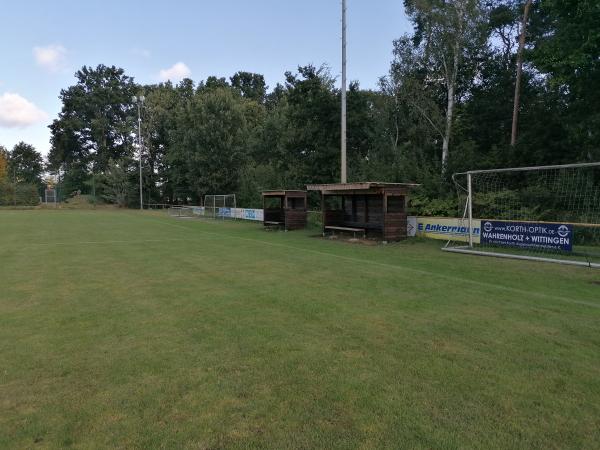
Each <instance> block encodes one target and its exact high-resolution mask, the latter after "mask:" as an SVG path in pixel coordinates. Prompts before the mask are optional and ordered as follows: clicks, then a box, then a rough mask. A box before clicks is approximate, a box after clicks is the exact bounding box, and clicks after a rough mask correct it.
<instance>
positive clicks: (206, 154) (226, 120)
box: [169, 87, 247, 199]
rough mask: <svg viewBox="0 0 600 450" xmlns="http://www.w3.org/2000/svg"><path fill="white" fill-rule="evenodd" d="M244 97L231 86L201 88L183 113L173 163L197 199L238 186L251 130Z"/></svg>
mask: <svg viewBox="0 0 600 450" xmlns="http://www.w3.org/2000/svg"><path fill="white" fill-rule="evenodd" d="M241 100H242V99H241V97H239V96H238V97H236V95H235V94H234V93H233V92H232V91H231V90H230V89H227V88H224V87H211V88H208V89H202V90H200V91H199V92H198V93H197V94H196V95H194V97H193V98H192V99H191V100H190V102H189V104H188V105H186V106H185V107H184V108H183V109H182V110H181V111H180V113H179V117H178V120H177V129H176V132H175V133H174V139H173V144H172V151H171V152H170V154H169V163H170V164H171V166H172V169H173V170H174V171H176V172H179V173H180V174H181V176H182V177H184V178H185V181H186V184H187V186H189V188H190V194H191V196H192V197H194V198H195V199H199V198H201V197H202V196H203V195H205V194H222V193H230V192H235V190H236V189H237V187H238V183H239V173H240V169H241V167H242V166H243V164H244V161H245V157H246V152H245V149H246V147H245V137H246V133H247V119H246V117H245V114H244V112H245V111H244V108H243V106H242V102H241Z"/></svg>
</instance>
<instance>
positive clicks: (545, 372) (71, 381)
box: [0, 210, 600, 449]
mask: <svg viewBox="0 0 600 450" xmlns="http://www.w3.org/2000/svg"><path fill="white" fill-rule="evenodd" d="M311 234H312V235H314V234H315V233H314V232H312V233H311V232H310V231H308V232H290V233H283V232H265V231H263V230H262V229H261V227H260V225H257V224H249V223H231V222H225V223H223V222H204V221H193V220H192V221H190V220H188V221H185V220H177V219H173V218H169V217H167V216H166V215H163V214H158V213H139V212H119V211H114V212H111V211H35V210H34V211H0V448H2V449H5V448H15V449H25V448H65V447H73V448H108V447H110V448H144V449H150V448H176V449H179V448H190V449H192V448H194V449H195V448H207V449H208V448H211V449H217V448H273V449H284V448H362V449H371V448H436V449H437V448H440V449H442V448H443V449H452V448H481V449H492V448H539V449H549V448H583V449H591V448H598V447H600V271H597V270H596V271H594V270H591V269H585V268H575V267H563V266H558V265H551V264H541V263H532V262H522V261H511V260H498V259H493V258H481V257H470V256H464V255H455V254H448V253H445V252H442V251H440V250H439V247H440V242H429V241H409V242H405V243H401V244H393V245H387V246H363V245H357V244H349V243H343V242H335V241H329V240H323V239H320V238H316V237H314V236H311Z"/></svg>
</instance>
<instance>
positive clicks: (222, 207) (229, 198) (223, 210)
mask: <svg viewBox="0 0 600 450" xmlns="http://www.w3.org/2000/svg"><path fill="white" fill-rule="evenodd" d="M235 208H236V203H235V194H223V195H206V196H204V215H205V217H212V218H213V219H233V218H235V214H234V213H233V212H234V210H235Z"/></svg>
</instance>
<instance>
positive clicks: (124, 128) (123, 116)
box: [48, 65, 138, 188]
mask: <svg viewBox="0 0 600 450" xmlns="http://www.w3.org/2000/svg"><path fill="white" fill-rule="evenodd" d="M75 77H76V79H77V83H76V84H75V85H73V86H71V87H69V88H67V89H63V90H62V91H61V93H60V99H61V101H62V103H63V106H62V110H61V112H60V113H59V115H58V119H55V120H54V121H53V122H52V124H51V125H50V130H51V144H52V147H51V150H50V153H49V155H48V160H49V166H50V168H52V169H58V168H59V167H63V169H64V170H65V172H66V173H67V177H68V176H69V174H70V173H73V174H75V176H74V177H73V178H75V179H77V180H78V181H77V182H79V183H82V184H83V180H85V179H86V178H87V173H89V171H90V170H92V167H93V170H94V171H98V172H102V171H103V170H105V169H106V168H107V166H108V162H109V160H111V159H114V160H119V159H121V158H123V157H126V156H130V155H131V153H132V139H133V136H132V134H131V130H132V129H133V106H132V105H131V97H132V96H133V95H134V94H136V93H137V91H138V87H137V86H136V85H135V84H134V82H133V78H131V77H128V76H127V75H125V73H124V70H123V69H120V68H117V67H115V66H111V67H107V66H104V65H99V66H97V67H96V68H95V69H94V68H91V67H87V66H84V67H82V68H81V70H79V71H77V73H76V74H75ZM82 187H83V186H82V185H80V186H78V188H82Z"/></svg>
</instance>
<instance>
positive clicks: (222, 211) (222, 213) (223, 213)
mask: <svg viewBox="0 0 600 450" xmlns="http://www.w3.org/2000/svg"><path fill="white" fill-rule="evenodd" d="M231 209H232V208H219V211H218V212H217V217H233V216H232V215H231Z"/></svg>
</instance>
